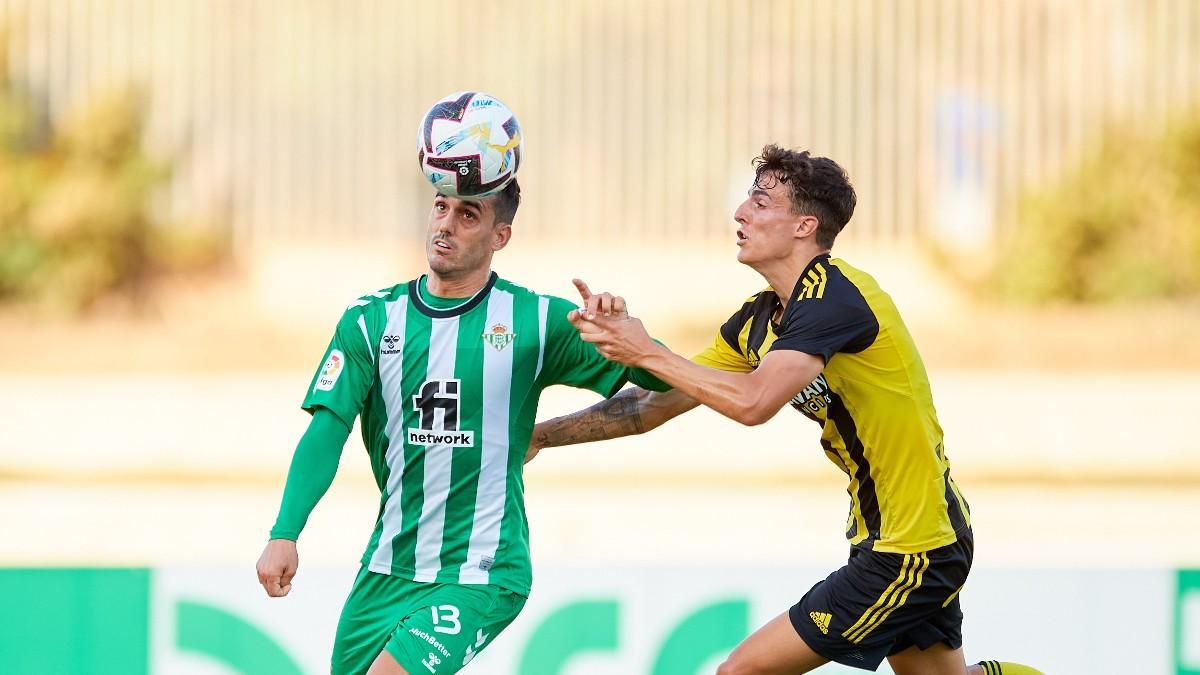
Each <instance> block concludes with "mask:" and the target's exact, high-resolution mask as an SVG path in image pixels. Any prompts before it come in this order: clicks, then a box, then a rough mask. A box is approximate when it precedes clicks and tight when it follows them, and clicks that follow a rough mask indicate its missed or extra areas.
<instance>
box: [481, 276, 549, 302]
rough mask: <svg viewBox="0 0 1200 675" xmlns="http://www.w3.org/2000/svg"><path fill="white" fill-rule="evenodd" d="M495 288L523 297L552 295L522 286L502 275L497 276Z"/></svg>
mask: <svg viewBox="0 0 1200 675" xmlns="http://www.w3.org/2000/svg"><path fill="white" fill-rule="evenodd" d="M493 288H494V290H497V291H502V292H504V293H511V294H512V295H514V296H518V297H522V298H545V297H550V296H547V295H545V294H544V293H538V292H537V291H535V290H532V289H530V288H528V287H526V286H522V285H521V284H518V283H515V282H513V281H509V280H508V279H505V278H504V277H501V276H497V277H496V285H495V286H494V287H493Z"/></svg>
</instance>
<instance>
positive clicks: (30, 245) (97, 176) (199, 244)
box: [0, 35, 228, 313]
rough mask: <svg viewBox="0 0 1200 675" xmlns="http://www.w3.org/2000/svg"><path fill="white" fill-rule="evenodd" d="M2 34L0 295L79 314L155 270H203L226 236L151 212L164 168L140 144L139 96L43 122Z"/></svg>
mask: <svg viewBox="0 0 1200 675" xmlns="http://www.w3.org/2000/svg"><path fill="white" fill-rule="evenodd" d="M7 52H8V49H7V47H6V40H5V39H4V36H3V35H0V303H30V304H36V305H39V306H42V307H48V308H52V309H54V310H57V311H66V312H70V313H77V312H80V311H84V310H86V309H88V308H89V307H91V306H93V305H94V303H95V302H96V301H97V300H99V299H101V298H103V297H109V296H114V295H119V296H122V297H124V298H126V299H129V300H131V301H133V303H134V304H141V303H142V302H144V301H145V300H146V298H147V293H148V290H149V288H150V285H151V284H152V282H153V281H154V279H156V278H157V277H159V276H161V275H163V274H166V273H171V272H177V271H186V270H195V269H198V268H203V267H207V266H211V265H213V264H215V263H217V262H219V261H220V260H222V259H223V258H224V257H225V256H226V255H227V253H228V245H227V241H228V238H227V237H223V236H221V235H219V234H214V231H213V230H211V229H208V230H204V231H196V230H185V229H183V228H178V227H168V226H167V224H165V223H162V222H158V221H157V220H156V219H155V218H154V217H153V216H152V210H151V209H150V203H151V199H152V197H153V195H154V193H155V190H156V189H157V188H159V187H160V186H162V185H163V184H164V183H165V182H166V180H167V179H168V178H169V177H170V170H169V167H168V166H167V165H166V164H165V163H162V162H156V161H154V160H152V159H151V158H150V157H149V155H148V154H147V153H146V151H145V150H144V149H143V147H142V130H143V125H144V109H145V106H144V105H143V101H142V99H141V97H140V96H139V95H138V93H137V92H136V91H134V90H131V89H130V90H122V91H117V92H114V93H112V94H111V95H108V96H103V97H99V98H96V99H93V100H91V101H88V102H87V104H86V105H84V106H83V107H81V108H79V109H77V110H75V111H73V112H71V113H69V114H67V115H64V116H63V117H62V118H61V119H57V120H50V119H49V116H48V114H47V111H46V110H45V109H44V106H40V105H38V103H37V101H36V100H35V99H34V98H33V97H32V96H30V95H29V94H28V93H27V92H25V91H24V90H23V89H22V88H21V87H19V86H17V85H16V84H15V83H14V82H13V81H12V79H11V78H10V76H9V68H8V64H7V63H5V62H4V56H3V55H4V54H7Z"/></svg>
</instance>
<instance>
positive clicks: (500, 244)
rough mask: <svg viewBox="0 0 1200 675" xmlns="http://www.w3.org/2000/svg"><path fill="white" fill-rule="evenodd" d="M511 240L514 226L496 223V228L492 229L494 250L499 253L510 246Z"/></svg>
mask: <svg viewBox="0 0 1200 675" xmlns="http://www.w3.org/2000/svg"><path fill="white" fill-rule="evenodd" d="M509 239H512V225H510V224H508V223H496V227H494V228H492V250H493V251H499V250H500V249H502V248H504V247H505V246H508V240H509Z"/></svg>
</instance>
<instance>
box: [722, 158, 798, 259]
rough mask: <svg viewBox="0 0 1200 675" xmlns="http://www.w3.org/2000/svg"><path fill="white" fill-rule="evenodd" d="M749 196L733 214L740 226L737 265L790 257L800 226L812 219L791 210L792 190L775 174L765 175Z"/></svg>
mask: <svg viewBox="0 0 1200 675" xmlns="http://www.w3.org/2000/svg"><path fill="white" fill-rule="evenodd" d="M747 194H748V196H747V198H746V201H744V202H742V204H741V206H739V207H737V210H736V211H734V212H733V219H734V220H735V221H737V224H738V229H737V238H738V241H737V245H738V255H737V259H738V262H740V263H742V264H744V265H751V266H753V265H755V264H757V263H762V262H767V261H770V260H774V259H779V258H785V257H787V256H788V255H789V254H790V253H791V251H792V245H793V243H794V241H795V239H796V232H797V227H798V226H799V225H800V223H801V221H802V220H803V219H804V218H812V216H798V215H796V214H795V213H794V212H793V211H792V196H791V191H790V190H789V189H788V186H787V185H786V184H784V183H782V182H780V181H779V180H777V179H776V177H775V176H774V175H771V174H766V175H764V176H763V177H762V179H761V180H760V181H758V183H757V184H754V185H751V186H750V190H749V192H748V193H747Z"/></svg>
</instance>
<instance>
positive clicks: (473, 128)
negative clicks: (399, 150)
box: [417, 91, 523, 198]
mask: <svg viewBox="0 0 1200 675" xmlns="http://www.w3.org/2000/svg"><path fill="white" fill-rule="evenodd" d="M522 145H523V143H522V137H521V127H520V125H519V124H517V118H516V117H515V116H514V115H513V114H512V111H511V110H509V109H508V107H507V106H505V105H504V104H503V103H501V102H500V101H498V100H496V99H495V98H492V97H491V96H488V95H487V94H484V93H480V92H475V91H462V92H458V93H455V94H450V95H449V96H447V97H445V98H443V99H442V100H440V101H438V102H437V103H435V104H433V107H432V108H430V109H429V112H427V113H425V118H424V119H423V120H421V127H420V128H419V129H418V130H417V161H419V162H420V164H421V171H423V172H424V173H425V178H426V179H428V180H429V182H430V183H431V184H432V185H433V187H434V188H435V189H436V190H437V191H438V192H440V193H442V194H444V195H448V196H451V197H472V198H479V197H486V196H488V195H491V194H495V193H497V192H499V191H501V190H503V189H504V186H506V185H508V182H509V181H510V180H512V179H513V178H515V177H516V175H517V169H518V168H519V167H520V165H521V147H522Z"/></svg>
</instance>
